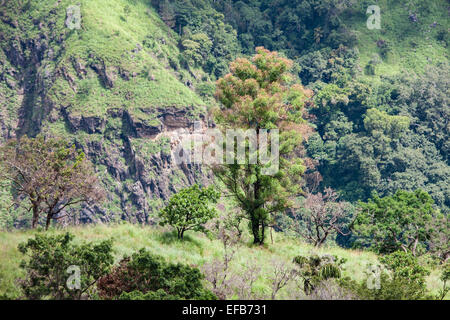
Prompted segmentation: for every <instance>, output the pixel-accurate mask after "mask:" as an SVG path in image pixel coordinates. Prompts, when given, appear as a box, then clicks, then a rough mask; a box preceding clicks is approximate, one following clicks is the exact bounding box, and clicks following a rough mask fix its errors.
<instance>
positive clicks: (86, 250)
mask: <svg viewBox="0 0 450 320" xmlns="http://www.w3.org/2000/svg"><path fill="white" fill-rule="evenodd" d="M73 239H74V236H73V235H71V234H69V233H66V234H63V235H56V236H46V235H40V234H37V235H36V236H35V238H34V239H29V240H28V241H27V242H25V243H21V244H20V245H19V251H20V252H21V253H22V254H24V255H26V256H27V259H25V260H23V261H22V263H21V265H20V266H21V268H22V269H24V270H25V271H26V276H25V278H24V279H21V280H20V281H19V283H20V286H21V288H22V289H23V292H24V294H25V296H26V297H27V298H28V299H32V300H36V299H46V298H50V299H57V300H63V299H72V300H73V299H78V300H79V299H82V298H84V297H85V295H86V294H88V293H89V292H88V291H89V290H90V289H91V288H92V287H93V285H94V284H95V283H96V282H97V280H98V279H99V278H100V277H102V276H104V275H106V274H107V273H108V271H109V268H110V267H111V265H112V264H113V262H114V257H113V255H112V241H110V240H108V241H103V242H100V243H98V244H93V243H83V244H74V243H73V242H72V241H73ZM71 276H72V277H74V278H73V279H71ZM77 276H79V278H76V277H77ZM72 280H73V281H72ZM71 285H72V286H73V287H71Z"/></svg>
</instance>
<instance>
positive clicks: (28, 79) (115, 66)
mask: <svg viewBox="0 0 450 320" xmlns="http://www.w3.org/2000/svg"><path fill="white" fill-rule="evenodd" d="M73 5H75V11H73V7H71V6H73ZM76 8H80V14H81V21H80V28H79V29H78V28H77V27H75V28H73V27H72V24H73V23H75V24H76V23H77V16H76V15H77V9H76ZM176 37H177V35H176V34H175V33H173V32H172V31H171V30H170V29H168V28H167V27H166V25H165V24H164V23H163V22H162V21H161V20H160V18H159V16H158V14H157V13H156V12H155V11H154V9H153V8H152V7H151V6H149V5H148V2H147V1H135V2H134V4H133V5H129V4H128V1H125V0H113V1H110V0H99V1H88V0H86V1H79V2H77V4H75V3H73V1H69V0H59V1H50V0H48V1H2V5H1V9H0V39H1V43H2V46H1V50H0V104H1V106H2V108H1V109H0V114H1V117H0V137H1V139H2V140H4V139H8V138H13V137H20V136H22V135H29V136H35V135H37V134H38V133H42V134H45V135H58V136H63V137H65V138H67V139H68V140H70V141H73V142H74V143H75V144H76V145H77V146H78V147H80V148H82V149H83V150H84V151H85V153H86V154H87V155H88V157H89V158H90V159H91V160H92V161H93V163H94V164H95V165H96V170H97V171H98V174H99V175H100V177H101V179H102V182H103V184H104V186H105V188H106V189H107V190H108V201H107V203H106V204H105V205H102V206H95V207H84V208H83V209H82V220H83V221H97V220H102V221H111V220H116V219H126V220H129V221H133V222H140V223H145V222H151V212H152V211H153V210H154V209H155V208H157V207H159V205H160V204H161V203H162V201H163V200H165V199H167V198H168V197H169V196H170V194H171V193H173V192H175V191H176V190H177V189H179V188H180V187H182V186H183V185H186V184H192V183H194V182H195V181H201V180H202V179H207V175H205V174H203V173H202V172H201V168H199V167H195V168H194V167H190V166H185V167H178V166H176V165H175V164H174V163H173V159H172V156H171V152H170V150H171V145H172V146H173V145H174V141H171V138H170V137H169V136H168V135H166V134H165V133H166V132H174V131H176V130H178V131H180V132H186V131H187V132H188V131H189V130H192V129H193V121H194V120H201V121H205V120H206V107H205V105H206V103H205V102H204V101H202V99H201V98H200V97H199V96H198V95H197V94H196V93H195V92H194V90H193V84H195V83H196V81H197V80H196V78H198V77H200V76H201V74H200V75H199V74H193V73H192V72H189V71H186V70H185V69H183V68H181V67H180V62H179V60H178V56H179V51H178V48H177V40H176ZM176 136H177V135H173V134H172V137H175V138H176ZM172 140H173V139H172Z"/></svg>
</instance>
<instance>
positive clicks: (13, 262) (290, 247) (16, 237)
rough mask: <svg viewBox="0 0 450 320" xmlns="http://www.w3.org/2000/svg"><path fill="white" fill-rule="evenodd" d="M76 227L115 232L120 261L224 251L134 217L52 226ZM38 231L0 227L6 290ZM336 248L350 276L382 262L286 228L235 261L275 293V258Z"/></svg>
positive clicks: (85, 235) (191, 260)
mask: <svg viewBox="0 0 450 320" xmlns="http://www.w3.org/2000/svg"><path fill="white" fill-rule="evenodd" d="M65 231H70V232H72V233H73V234H74V235H75V236H76V241H82V240H83V241H101V240H103V239H109V238H112V239H113V240H114V248H115V252H114V254H115V258H116V262H117V261H119V260H120V258H121V257H123V256H124V255H130V254H132V253H133V252H135V251H137V250H139V249H140V248H146V249H147V250H149V251H151V252H152V253H154V254H158V255H161V256H163V257H164V258H166V259H167V260H168V261H171V262H180V263H187V264H190V265H195V266H202V265H203V264H204V263H205V262H208V261H212V260H213V259H214V257H217V258H219V257H220V256H221V254H222V252H223V248H222V245H221V243H220V241H218V240H210V239H209V238H208V237H206V236H205V235H203V234H199V233H194V232H188V233H187V235H186V236H185V239H184V240H183V241H179V240H178V239H176V235H175V234H174V233H173V232H171V231H170V230H169V229H166V228H162V227H152V226H140V225H133V224H129V223H118V224H112V225H103V224H98V225H88V226H77V227H70V228H68V229H67V230H57V229H52V230H50V231H49V233H50V234H55V233H61V232H65ZM36 232H38V231H32V230H27V231H17V230H16V231H12V232H6V231H2V232H0V296H1V295H5V294H6V295H7V296H10V297H19V295H20V291H19V289H18V288H17V286H16V285H15V279H17V278H19V277H21V276H23V271H22V270H21V269H20V268H19V263H20V260H21V259H22V256H21V254H20V253H19V252H18V250H17V246H18V244H19V243H20V242H23V241H25V240H27V239H28V238H30V237H32V236H33V235H34V234H35V233H36ZM313 253H317V254H332V255H337V256H339V257H342V258H346V259H347V262H346V264H345V265H344V267H345V270H344V272H343V275H344V276H350V277H351V278H352V279H355V280H358V281H361V280H363V279H364V278H365V271H366V270H367V266H368V264H375V263H377V261H378V259H377V256H376V255H375V254H373V253H371V252H367V251H360V250H347V249H342V248H339V247H323V248H321V249H318V250H317V249H315V248H314V247H313V246H311V245H308V244H305V243H303V242H301V241H299V240H298V239H293V238H288V237H285V236H284V235H282V234H280V233H275V234H274V243H273V244H271V243H270V239H268V244H267V245H266V246H265V247H253V246H252V245H250V237H249V235H246V236H245V238H244V239H243V242H242V243H241V244H240V246H239V249H238V251H237V253H236V256H235V258H234V260H233V262H232V268H233V269H234V271H235V272H239V270H242V268H244V267H245V266H246V265H248V263H249V262H250V261H251V262H255V263H257V264H258V265H260V266H261V267H262V269H261V275H260V277H259V279H258V280H257V282H256V284H255V288H256V290H258V291H259V293H260V294H264V295H269V294H270V292H271V282H270V276H271V274H272V272H273V265H272V262H273V261H277V262H280V261H284V262H286V263H288V262H290V261H292V259H293V257H295V256H296V255H310V254H313ZM427 281H428V287H429V289H430V290H431V292H433V293H437V290H438V289H439V288H440V287H442V283H441V282H440V280H439V270H434V271H433V272H432V274H431V275H430V276H429V277H428V280H427ZM293 289H294V288H293V287H286V288H285V289H283V290H282V291H281V292H280V294H279V295H278V296H277V297H278V298H280V299H283V298H287V297H288V291H289V290H293Z"/></svg>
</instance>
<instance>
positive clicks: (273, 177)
mask: <svg viewBox="0 0 450 320" xmlns="http://www.w3.org/2000/svg"><path fill="white" fill-rule="evenodd" d="M256 52H257V54H256V55H255V56H254V57H253V59H252V60H251V61H250V60H247V59H237V60H236V61H235V62H233V63H232V64H231V73H230V74H228V75H227V76H225V77H224V78H221V79H220V80H219V81H218V82H217V93H216V97H217V98H218V100H219V101H220V102H221V103H222V105H223V108H221V110H220V111H218V112H217V115H216V120H217V122H218V123H219V124H220V125H221V129H222V131H223V132H224V133H225V131H226V130H227V129H230V128H238V129H240V130H243V131H245V130H253V132H254V134H255V137H248V138H249V139H248V140H250V141H249V142H247V139H246V137H245V136H244V137H237V138H238V139H237V140H238V141H240V142H238V145H237V146H236V147H235V146H234V138H233V146H232V147H231V146H226V149H227V150H228V149H230V150H233V151H234V149H235V148H236V150H239V149H241V148H242V149H243V150H244V151H245V159H243V160H244V161H242V160H239V159H234V158H233V159H232V163H231V164H229V163H230V162H229V159H228V155H227V164H224V165H220V164H218V165H216V166H215V168H214V169H213V171H214V172H215V174H216V176H217V177H218V178H219V179H220V181H222V182H223V183H224V185H225V186H226V187H227V188H228V191H229V192H230V193H231V194H232V196H233V197H234V199H235V200H236V202H237V204H238V206H239V207H240V209H241V210H242V211H243V212H245V214H246V215H247V219H248V220H249V221H250V228H251V230H252V233H253V237H254V243H255V244H259V245H262V244H264V241H265V231H266V228H267V226H268V225H269V223H270V222H269V220H270V218H271V215H273V214H277V213H281V212H283V211H284V210H286V209H287V208H289V207H290V206H292V204H291V203H290V198H291V197H292V196H293V195H296V194H298V193H299V192H300V184H299V180H300V178H301V176H302V174H303V172H304V169H305V168H304V166H303V163H302V161H301V159H300V158H298V157H295V156H294V155H295V151H296V150H295V149H296V147H297V148H298V146H299V145H300V144H301V139H302V137H301V135H300V133H299V130H298V126H299V125H300V124H301V123H302V122H303V118H302V112H303V107H304V105H305V102H306V101H307V99H308V92H306V91H305V90H304V89H303V87H302V86H301V85H298V84H295V83H292V82H291V80H290V78H289V74H288V71H289V69H290V67H291V66H292V61H290V60H287V59H284V58H281V57H279V56H278V54H277V53H273V52H270V51H268V50H266V49H264V48H257V49H256ZM296 126H297V127H296ZM272 129H275V130H279V137H278V140H277V141H276V140H274V138H273V136H271V137H270V142H269V138H268V137H266V144H267V146H266V149H265V150H264V149H263V148H262V143H261V141H262V138H261V136H262V134H263V133H262V130H269V131H270V130H272ZM296 129H297V130H296ZM277 133H278V132H277ZM244 134H246V133H244ZM274 141H276V142H274ZM255 143H259V147H260V150H259V151H258V150H257V148H256V146H255ZM276 143H278V144H277V145H275V144H276ZM269 148H270V150H271V151H270V152H271V154H272V153H274V150H277V151H278V154H277V155H276V156H275V157H276V158H275V157H273V156H272V155H270V156H267V154H264V152H266V153H267V152H269ZM275 148H277V149H275ZM247 150H248V151H247ZM277 151H275V152H277ZM278 157H279V158H278ZM264 159H267V161H266V162H264Z"/></svg>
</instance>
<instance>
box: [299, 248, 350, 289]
mask: <svg viewBox="0 0 450 320" xmlns="http://www.w3.org/2000/svg"><path fill="white" fill-rule="evenodd" d="M293 261H294V263H295V264H297V266H298V267H299V271H298V272H299V275H300V277H301V279H302V281H303V291H304V292H305V293H306V294H307V295H310V294H312V293H313V292H314V291H315V289H316V288H317V287H318V286H319V284H320V283H321V282H322V281H325V280H328V279H339V278H340V277H341V268H342V265H343V264H345V262H346V260H345V259H343V258H341V259H339V258H338V257H337V256H331V255H324V256H318V255H312V256H310V257H304V256H296V257H295V258H294V260H293Z"/></svg>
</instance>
